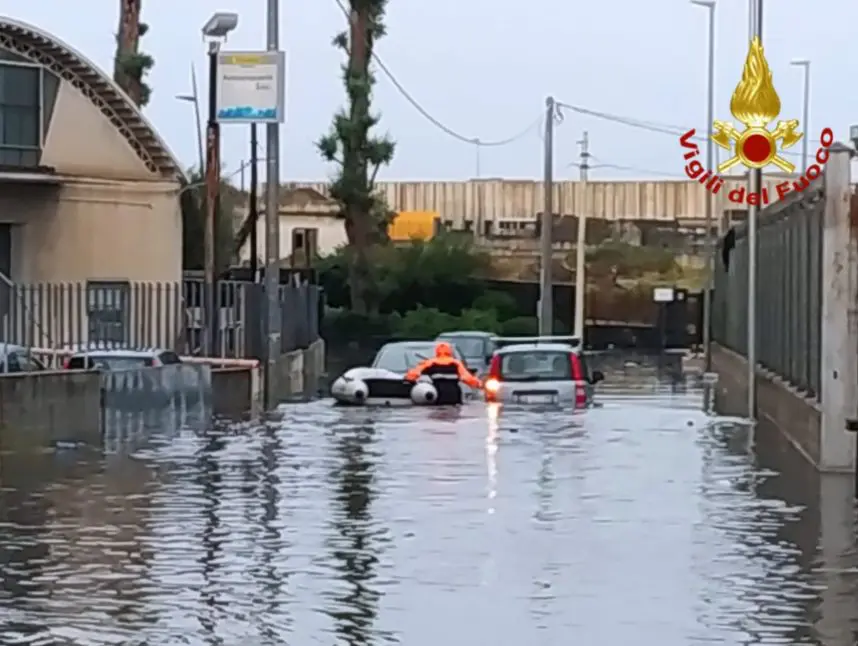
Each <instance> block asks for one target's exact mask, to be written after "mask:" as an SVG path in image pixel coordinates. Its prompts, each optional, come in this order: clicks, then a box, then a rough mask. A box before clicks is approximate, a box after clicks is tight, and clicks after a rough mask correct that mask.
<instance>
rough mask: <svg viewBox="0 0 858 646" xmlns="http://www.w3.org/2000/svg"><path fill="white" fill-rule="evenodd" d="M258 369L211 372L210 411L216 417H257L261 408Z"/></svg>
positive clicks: (230, 369) (238, 368)
mask: <svg viewBox="0 0 858 646" xmlns="http://www.w3.org/2000/svg"><path fill="white" fill-rule="evenodd" d="M260 372H261V368H260V367H249V366H247V367H245V366H236V367H224V368H215V369H213V370H212V411H213V413H214V415H215V416H216V417H247V416H251V417H252V416H254V415H257V414H258V413H259V412H260V411H261V407H262V403H263V402H262V394H263V393H262V390H261V374H260Z"/></svg>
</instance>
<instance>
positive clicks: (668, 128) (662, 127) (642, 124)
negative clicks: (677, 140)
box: [557, 102, 801, 157]
mask: <svg viewBox="0 0 858 646" xmlns="http://www.w3.org/2000/svg"><path fill="white" fill-rule="evenodd" d="M557 105H558V107H560V108H565V109H567V110H572V111H573V112H577V113H578V114H583V115H585V116H589V117H594V118H596V119H602V120H603V121H612V122H614V123H619V124H622V125H625V126H629V127H631V128H638V129H640V130H647V131H649V132H656V133H659V134H663V135H671V136H674V137H681V136H682V135H684V134H685V133H686V132H688V131H689V130H691V128H684V127H682V126H677V125H673V124H668V123H659V122H657V121H644V120H641V119H635V118H633V117H625V116H621V115H616V114H611V113H608V112H601V111H599V110H591V109H590V108H583V107H581V106H577V105H571V104H569V103H562V102H558V103H557ZM692 139H693V140H694V141H699V142H705V141H706V137H705V136H700V135H697V136H695V137H692ZM779 153H780V154H782V155H789V156H792V157H799V156H801V153H799V152H796V151H793V150H781V151H779Z"/></svg>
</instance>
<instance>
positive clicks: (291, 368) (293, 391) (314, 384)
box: [269, 339, 325, 402]
mask: <svg viewBox="0 0 858 646" xmlns="http://www.w3.org/2000/svg"><path fill="white" fill-rule="evenodd" d="M324 371H325V342H324V341H323V340H322V339H318V340H316V341H314V342H313V343H311V344H310V346H309V347H308V348H307V349H305V350H293V351H292V352H287V353H285V354H284V355H283V356H282V357H280V360H279V361H278V362H277V379H276V387H277V391H276V392H272V393H269V401H272V402H282V401H288V400H290V399H295V398H299V397H301V398H303V397H307V396H308V395H313V394H315V393H316V392H317V391H318V388H319V382H320V380H321V378H322V376H323V375H324Z"/></svg>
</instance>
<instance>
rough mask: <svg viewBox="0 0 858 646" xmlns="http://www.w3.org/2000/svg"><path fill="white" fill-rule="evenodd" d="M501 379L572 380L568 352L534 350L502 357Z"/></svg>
mask: <svg viewBox="0 0 858 646" xmlns="http://www.w3.org/2000/svg"><path fill="white" fill-rule="evenodd" d="M501 377H502V378H503V379H506V380H508V381H557V380H568V379H572V360H571V357H570V356H569V353H568V352H562V351H557V350H553V351H552V350H533V351H531V352H512V353H509V354H504V355H501Z"/></svg>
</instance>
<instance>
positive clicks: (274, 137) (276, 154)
mask: <svg viewBox="0 0 858 646" xmlns="http://www.w3.org/2000/svg"><path fill="white" fill-rule="evenodd" d="M267 14H268V15H267V32H268V33H267V36H268V38H267V40H268V42H267V49H268V51H269V52H276V51H278V50H279V48H280V3H279V0H268V12H267ZM265 130H266V133H265V134H266V137H265V138H266V152H267V155H266V157H267V159H266V170H267V173H266V175H267V182H266V184H265V301H266V303H265V305H266V310H267V312H266V317H265V319H266V321H267V325H266V329H265V332H266V341H267V343H266V348H265V366H266V370H265V393H266V407H267V408H271V407H273V406H274V404H275V403H276V400H275V397H276V393H277V384H276V380H277V361H278V360H279V359H280V334H281V330H280V294H279V292H280V124H279V123H268V124H266V125H265ZM255 228H256V227H255V225H254V227H253V229H255Z"/></svg>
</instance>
